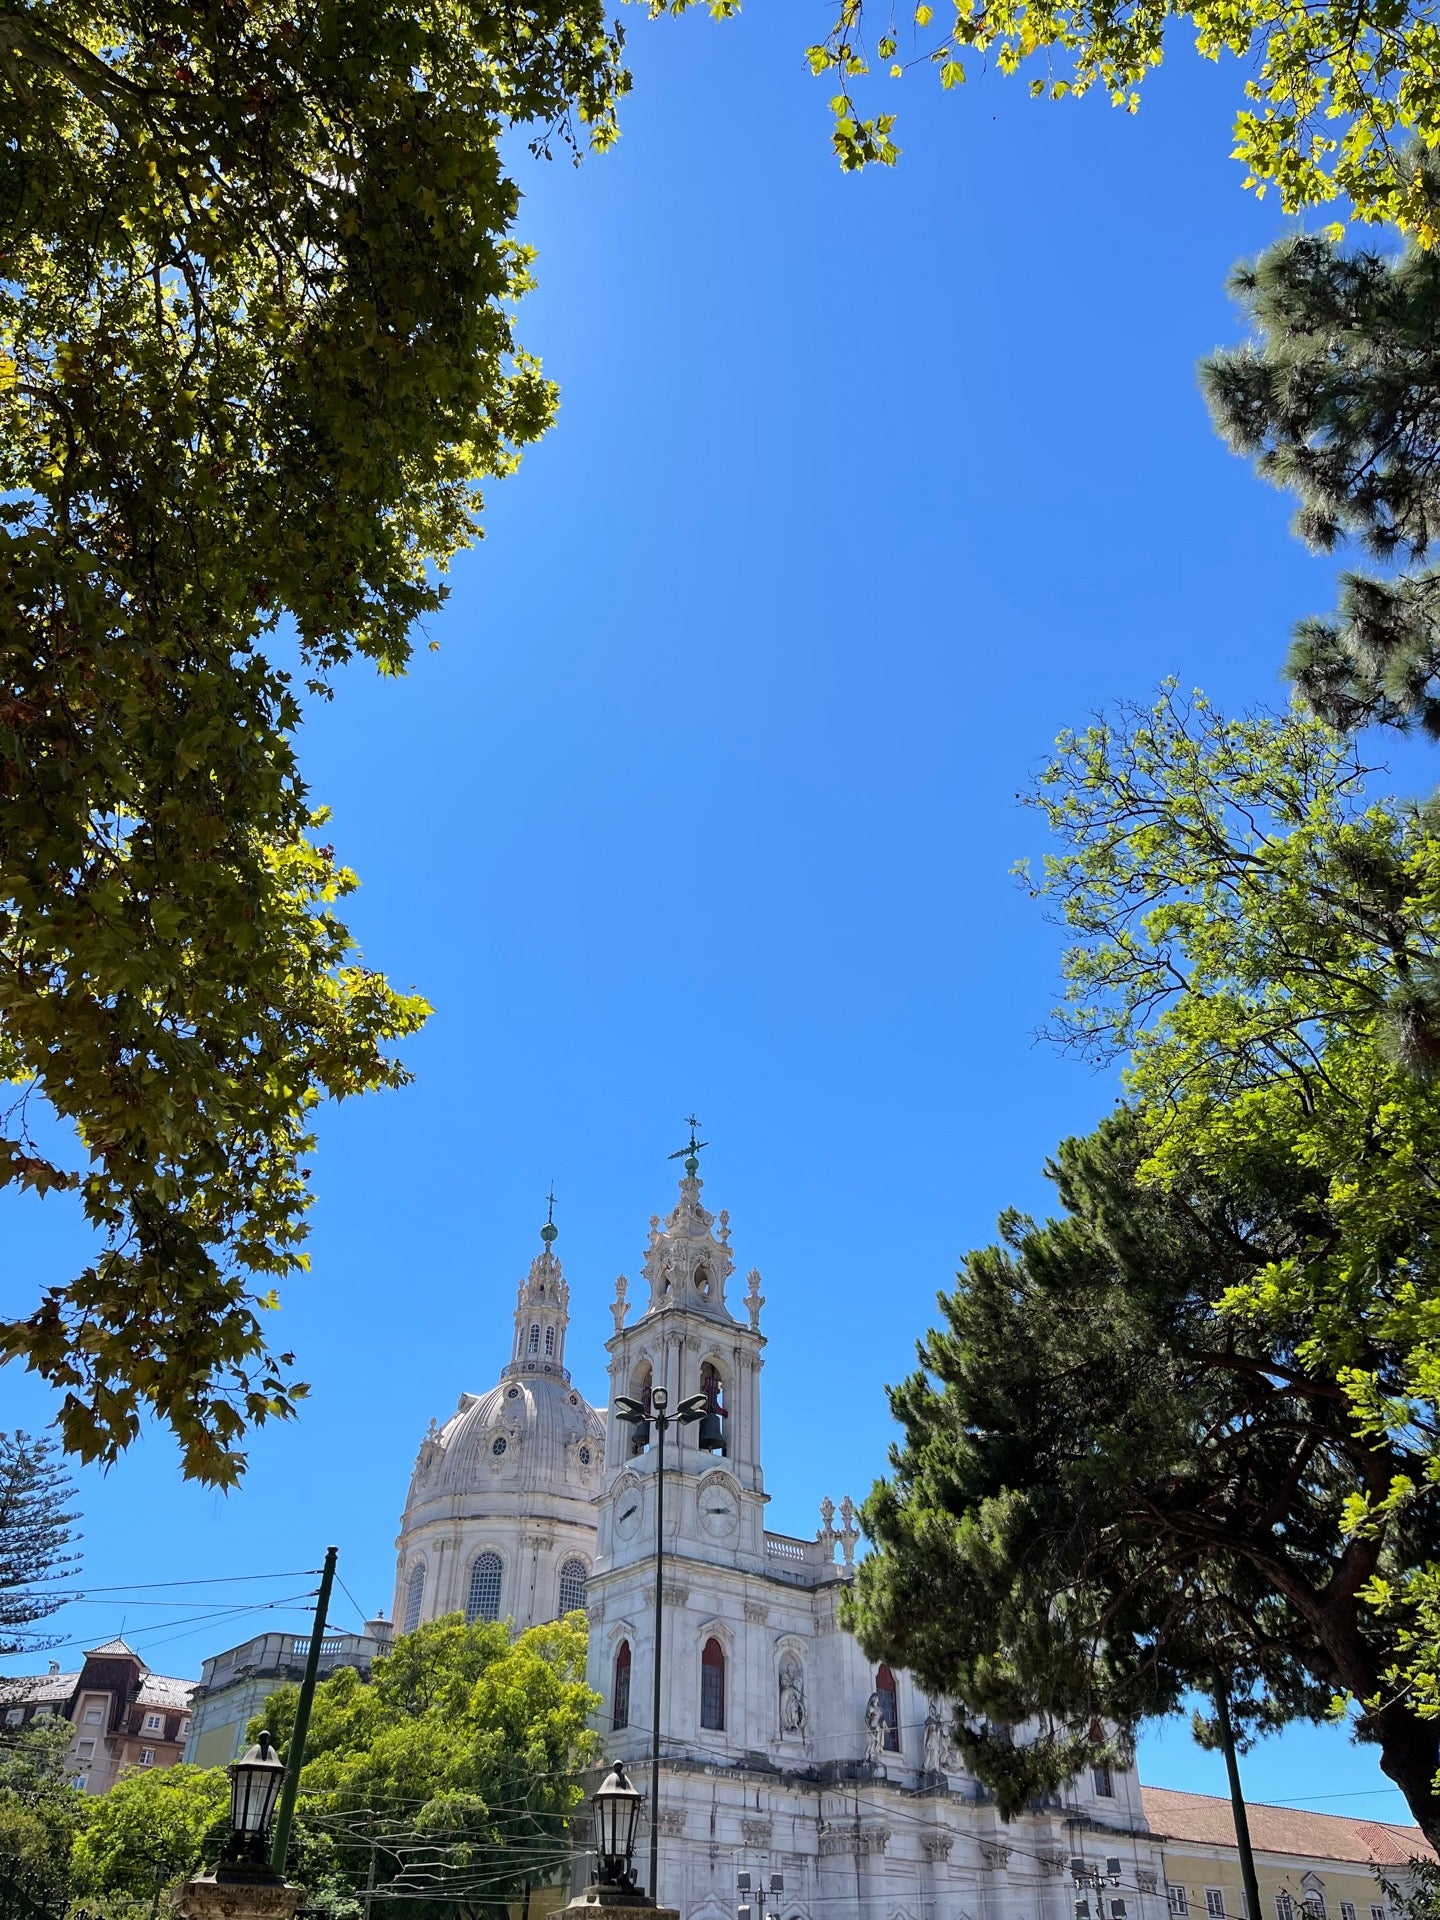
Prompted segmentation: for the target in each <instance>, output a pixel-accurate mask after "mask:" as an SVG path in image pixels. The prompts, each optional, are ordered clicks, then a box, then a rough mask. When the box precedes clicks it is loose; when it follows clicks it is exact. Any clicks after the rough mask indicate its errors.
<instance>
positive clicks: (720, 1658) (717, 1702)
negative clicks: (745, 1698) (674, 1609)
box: [700, 1640, 725, 1733]
mask: <svg viewBox="0 0 1440 1920" xmlns="http://www.w3.org/2000/svg"><path fill="white" fill-rule="evenodd" d="M700 1724H701V1726H702V1727H705V1728H708V1730H709V1731H710V1732H711V1733H723V1732H724V1731H725V1649H724V1648H723V1647H722V1646H721V1644H720V1642H719V1641H718V1640H707V1641H706V1642H705V1651H704V1652H703V1653H702V1654H701V1656H700Z"/></svg>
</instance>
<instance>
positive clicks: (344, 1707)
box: [251, 1614, 599, 1914]
mask: <svg viewBox="0 0 1440 1920" xmlns="http://www.w3.org/2000/svg"><path fill="white" fill-rule="evenodd" d="M296 1698H297V1689H296V1688H294V1687H288V1688H284V1689H282V1690H281V1691H280V1692H279V1693H277V1694H275V1695H273V1696H272V1698H271V1699H270V1700H269V1701H268V1702H267V1704H266V1707H265V1710H264V1713H263V1714H262V1715H261V1716H259V1717H258V1718H257V1719H256V1720H255V1721H254V1723H253V1724H252V1727H251V1736H252V1738H253V1737H254V1735H255V1734H256V1733H258V1731H259V1729H260V1727H261V1724H262V1722H263V1724H264V1725H265V1726H266V1727H268V1728H269V1729H270V1731H271V1733H272V1734H273V1735H274V1738H275V1740H276V1743H277V1745H278V1746H279V1748H280V1751H281V1752H282V1753H284V1751H285V1748H286V1744H287V1742H288V1739H289V1734H290V1728H291V1726H292V1724H293V1720H294V1712H295V1702H296ZM598 1704H599V1698H598V1695H596V1694H595V1693H593V1692H592V1691H591V1690H590V1688H588V1687H587V1686H586V1684H585V1626H584V1621H583V1617H582V1616H580V1615H578V1614H571V1615H569V1616H567V1618H565V1619H564V1620H557V1621H555V1622H553V1623H552V1624H551V1625H549V1626H543V1627H532V1628H530V1629H529V1630H528V1631H527V1632H525V1633H522V1634H520V1635H519V1636H518V1637H517V1638H516V1639H514V1640H513V1641H512V1640H511V1638H510V1632H509V1628H508V1627H507V1626H506V1625H505V1624H504V1623H503V1622H494V1623H487V1622H477V1623H476V1624H474V1625H471V1626H467V1625H466V1623H465V1621H464V1619H463V1618H462V1617H461V1616H460V1615H459V1614H451V1615H448V1616H446V1617H444V1618H442V1619H440V1620H435V1621H431V1622H430V1623H428V1624H427V1625H425V1626H423V1627H420V1628H418V1629H417V1631H416V1632H414V1633H410V1634H406V1635H404V1637H403V1638H401V1639H400V1640H398V1641H397V1642H396V1643H395V1648H394V1651H393V1652H391V1653H390V1654H389V1655H387V1656H386V1658H385V1659H383V1660H379V1661H377V1662H376V1664H375V1668H374V1674H373V1677H372V1679H371V1680H369V1681H368V1682H367V1681H363V1680H361V1679H360V1678H359V1676H358V1675H357V1674H355V1673H354V1672H353V1671H352V1670H350V1669H348V1668H347V1669H343V1670H342V1671H341V1672H339V1673H337V1674H335V1675H334V1676H333V1677H332V1678H331V1679H329V1680H326V1681H324V1682H322V1684H321V1685H320V1686H319V1687H318V1688H317V1689H316V1694H315V1707H314V1713H313V1716H312V1718H311V1721H310V1731H309V1737H308V1739H307V1741H306V1760H305V1767H304V1771H303V1773H302V1774H301V1777H300V1786H301V1799H300V1814H301V1825H302V1826H303V1827H308V1828H310V1829H311V1830H312V1831H318V1832H320V1833H323V1834H326V1835H328V1836H329V1837H330V1839H331V1840H332V1841H333V1844H334V1847H335V1857H336V1861H337V1864H338V1866H339V1868H340V1870H341V1871H342V1873H343V1874H345V1875H346V1876H347V1877H348V1879H349V1880H350V1883H351V1885H353V1886H359V1885H363V1884H364V1881H365V1878H366V1872H367V1868H368V1865H369V1862H370V1857H371V1848H372V1847H374V1849H375V1861H376V1869H377V1872H376V1879H377V1885H378V1887H379V1890H380V1896H381V1897H382V1898H383V1897H384V1895H385V1889H386V1888H387V1887H388V1886H391V1885H396V1884H399V1885H402V1886H404V1887H405V1889H406V1890H407V1906H406V1911H407V1912H410V1911H412V1910H413V1908H412V1905H411V1902H412V1901H413V1900H414V1899H417V1898H418V1899H419V1900H420V1905H421V1907H422V1908H426V1909H428V1908H429V1906H430V1905H431V1902H430V1901H427V1900H426V1899H425V1898H424V1897H423V1893H424V1890H429V1891H431V1892H432V1893H433V1896H434V1907H435V1912H436V1913H437V1914H438V1913H440V1911H441V1909H442V1908H445V1910H447V1911H453V1903H459V1905H460V1906H461V1907H462V1908H463V1909H466V1910H469V1911H472V1912H482V1911H486V1910H489V1909H491V1908H502V1907H503V1906H504V1904H505V1902H506V1901H507V1900H508V1899H510V1898H511V1897H512V1896H514V1895H518V1894H519V1893H520V1892H521V1890H522V1888H523V1887H524V1884H525V1882H526V1881H527V1880H528V1881H541V1880H545V1879H549V1878H553V1877H554V1875H555V1874H556V1873H557V1872H558V1871H560V1870H561V1869H562V1868H563V1867H564V1865H565V1864H566V1862H567V1861H568V1859H569V1839H568V1831H567V1820H568V1815H569V1813H570V1810H571V1808H572V1807H573V1806H574V1805H575V1804H576V1802H577V1801H578V1800H579V1798H580V1786H579V1783H578V1769H579V1768H580V1767H581V1766H582V1765H583V1764H584V1763H585V1761H586V1760H587V1759H589V1758H590V1756H591V1754H592V1753H593V1750H594V1745H595V1737H594V1735H593V1734H592V1733H590V1732H589V1731H588V1729H587V1726H586V1720H587V1717H588V1716H589V1714H590V1713H591V1712H592V1711H593V1710H594V1708H595V1707H596V1706H598Z"/></svg>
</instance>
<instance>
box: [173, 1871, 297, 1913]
mask: <svg viewBox="0 0 1440 1920" xmlns="http://www.w3.org/2000/svg"><path fill="white" fill-rule="evenodd" d="M304 1898H305V1889H304V1887H295V1886H291V1884H290V1882H289V1881H288V1880H282V1881H278V1882H277V1883H276V1884H275V1885H273V1886H266V1885H264V1884H260V1885H257V1884H256V1883H255V1882H253V1881H249V1882H247V1881H244V1880H222V1881H218V1882H217V1881H216V1879H215V1876H214V1875H213V1874H210V1873H206V1874H202V1875H201V1876H200V1877H199V1879H198V1880H187V1881H186V1882H185V1885H184V1886H183V1887H182V1888H181V1889H180V1898H179V1901H178V1903H177V1904H178V1907H179V1910H180V1912H181V1914H182V1915H183V1916H184V1920H292V1916H293V1914H294V1912H295V1909H296V1908H297V1907H298V1906H299V1905H300V1902H301V1901H302V1900H303V1899H304Z"/></svg>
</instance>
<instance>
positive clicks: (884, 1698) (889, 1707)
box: [875, 1667, 900, 1753]
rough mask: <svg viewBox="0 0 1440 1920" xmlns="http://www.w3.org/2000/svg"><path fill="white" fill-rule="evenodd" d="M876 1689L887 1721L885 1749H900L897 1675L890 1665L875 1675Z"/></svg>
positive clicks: (882, 1713) (887, 1750) (894, 1751)
mask: <svg viewBox="0 0 1440 1920" xmlns="http://www.w3.org/2000/svg"><path fill="white" fill-rule="evenodd" d="M875 1691H876V1693H878V1694H879V1696H880V1717H881V1719H882V1720H883V1721H884V1722H885V1751H886V1753H899V1751H900V1703H899V1700H898V1699H897V1698H896V1693H895V1676H894V1674H893V1673H892V1672H891V1671H890V1669H889V1667H881V1668H880V1669H879V1670H878V1671H877V1673H876V1675H875Z"/></svg>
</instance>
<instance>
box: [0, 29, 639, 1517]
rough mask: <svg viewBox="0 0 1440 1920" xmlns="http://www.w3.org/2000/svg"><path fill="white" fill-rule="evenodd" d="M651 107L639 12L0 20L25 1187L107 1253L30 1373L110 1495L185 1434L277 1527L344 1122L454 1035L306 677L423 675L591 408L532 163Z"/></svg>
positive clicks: (602, 137)
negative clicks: (486, 497)
mask: <svg viewBox="0 0 1440 1920" xmlns="http://www.w3.org/2000/svg"><path fill="white" fill-rule="evenodd" d="M626 84H627V82H626V78H625V75H624V73H623V71H622V69H621V68H620V65H619V37H618V33H616V32H612V31H611V29H610V28H609V27H608V25H607V23H606V19H605V14H604V9H603V5H602V4H601V0H307V4H305V5H303V6H299V7H296V6H292V5H291V4H289V0H284V4H281V0H247V4H245V5H244V6H236V5H233V4H231V0H200V3H199V4H195V0H118V4H112V5H106V6H96V5H94V4H93V3H92V0H59V3H58V4H51V3H50V0H47V4H45V5H38V4H26V3H25V0H22V3H21V4H17V5H14V6H11V7H8V8H7V9H5V10H4V12H3V15H0V140H3V151H4V155H5V161H4V167H3V170H0V255H3V260H4V275H3V278H0V391H3V406H0V494H3V504H0V558H3V569H0V1082H5V1081H9V1082H11V1083H13V1084H14V1085H15V1086H16V1087H17V1088H19V1089H22V1092H21V1093H20V1095H19V1097H17V1099H16V1101H15V1104H14V1106H13V1108H12V1109H11V1112H10V1114H9V1116H8V1123H7V1122H6V1120H5V1118H4V1117H3V1116H0V1186H3V1185H5V1184H10V1185H14V1186H18V1187H23V1188H29V1189H31V1190H33V1191H34V1192H36V1193H41V1194H43V1193H46V1192H48V1191H51V1190H55V1189H72V1190H74V1191H75V1192H77V1193H78V1195H79V1198H80V1201H81V1204H82V1205H83V1208H84V1211H85V1214H86V1216H87V1218H88V1219H89V1221H90V1222H91V1223H92V1225H93V1226H94V1228H95V1229H96V1231H97V1235H98V1237H99V1241H100V1246H101V1250H100V1252H99V1254H98V1257H97V1258H96V1259H95V1260H94V1262H93V1264H91V1265H90V1266H88V1267H87V1268H86V1269H85V1270H84V1271H83V1272H82V1273H80V1274H79V1275H77V1276H76V1277H75V1278H74V1279H73V1280H72V1281H71V1282H70V1283H69V1284H66V1285H61V1286H56V1287H53V1288H50V1289H48V1290H47V1291H46V1293H45V1295H44V1297H43V1298H42V1300H41V1301H40V1303H39V1305H38V1307H37V1308H36V1310H35V1311H34V1312H33V1313H31V1314H29V1315H26V1316H24V1317H21V1318H19V1319H17V1320H14V1321H11V1322H9V1323H8V1324H4V1325H0V1355H10V1356H14V1357H18V1358H20V1359H21V1360H22V1361H23V1362H24V1363H25V1364H26V1365H28V1366H30V1367H32V1368H34V1369H36V1370H37V1371H38V1372H39V1373H40V1374H41V1375H42V1376H43V1377H44V1378H45V1379H46V1380H47V1381H49V1382H51V1383H52V1384H53V1385H55V1386H57V1387H58V1388H60V1389H61V1390H62V1391H63V1395H64V1400H63V1406H62V1412H61V1432H62V1435H63V1439H64V1443H65V1445H66V1447H67V1449H69V1450H71V1451H74V1452H76V1453H78V1454H79V1455H81V1456H82V1457H84V1458H87V1459H89V1458H100V1459H111V1458H113V1457H114V1455H115V1454H116V1453H117V1451H118V1450H119V1449H121V1448H122V1447H124V1446H125V1445H127V1444H128V1443H129V1442H130V1441H131V1440H132V1439H133V1438H134V1435H135V1433H136V1432H137V1430H138V1426H139V1422H140V1420H141V1418H142V1417H143V1416H144V1415H145V1414H146V1413H152V1414H154V1415H156V1416H158V1417H159V1418H160V1419H161V1420H162V1421H165V1422H168V1424H169V1425H170V1427H171V1428H172V1429H173V1430H174V1432H175V1434H176V1435H177V1436H178V1439H179V1442H180V1445H181V1449H182V1455H183V1460H184V1466H185V1470H186V1472H187V1473H190V1474H192V1475H196V1476H198V1477H200V1478H202V1479H206V1480H212V1481H216V1482H219V1483H222V1484H223V1483H228V1482H232V1481H233V1480H234V1479H235V1478H236V1477H237V1475H238V1474H239V1473H240V1472H241V1471H242V1470H243V1465H244V1455H243V1452H242V1451H241V1449H240V1447H239V1444H238V1443H239V1441H240V1439H241V1437H242V1436H243V1434H244V1433H245V1431H246V1430H247V1428H248V1427H249V1426H251V1425H253V1424H254V1423H256V1422H259V1421H263V1420H265V1419H268V1418H271V1417H276V1416H283V1415H286V1414H288V1413H290V1412H291V1411H292V1410H293V1406H294V1402H295V1400H296V1398H297V1397H298V1395H299V1394H300V1393H301V1392H302V1391H303V1385H302V1384H301V1383H298V1382H296V1381H295V1380H294V1378H293V1375H292V1371H291V1368H292V1359H291V1356H289V1355H283V1354H282V1355H277V1354H274V1353H272V1352H271V1351H270V1349H269V1347H268V1345H267V1341H266V1337H265V1333H264V1330H263V1326H262V1316H263V1314H264V1312H265V1310H266V1309H267V1308H268V1307H270V1306H272V1305H273V1304H274V1300H273V1292H272V1288H273V1283H274V1281H275V1280H276V1279H277V1278H280V1277H283V1276H285V1275H287V1274H290V1273H293V1272H294V1271H295V1270H296V1269H298V1268H300V1267H302V1266H303V1265H304V1256H303V1253H302V1251H301V1246H302V1241H303V1235H304V1216H305V1210H306V1208H307V1206H308V1204H309V1189H308V1186H307V1181H308V1177H309V1168H308V1166H307V1165H306V1164H305V1163H306V1162H307V1160H308V1157H309V1154H310V1151H311V1147H312V1145H313V1139H312V1134H311V1123H312V1116H313V1110H314V1108H315V1106H316V1104H317V1103H318V1102H319V1101H320V1100H321V1099H322V1098H324V1097H326V1096H329V1097H335V1098H339V1097H342V1096H344V1095H347V1094H352V1093H358V1092H363V1091H365V1090H367V1089H371V1088H376V1087H386V1086H396V1085H398V1084H400V1083H401V1082H403V1080H404V1079H405V1077H406V1076H405V1074H404V1071H403V1069H402V1068H401V1066H400V1065H399V1064H398V1063H397V1062H396V1060H395V1059H394V1057H393V1055H392V1053H391V1052H390V1047H391V1043H393V1042H394V1041H396V1040H398V1039H400V1038H403V1037H404V1036H405V1035H407V1034H409V1033H412V1032H414V1031H415V1029H416V1028H417V1026H418V1025H419V1024H420V1022H421V1020H422V1019H423V1017H424V1014H425V1012H426V1009H425V1007H424V1004H423V1002H422V1001H421V1000H420V999H419V998H418V997H417V996H415V995H408V996H406V995H400V994H397V993H395V992H393V991H392V990H391V989H390V987H389V986H388V985H387V984H386V982H385V980H384V979H383V978H382V977H381V976H380V975H379V974H377V973H375V972H373V971H371V970H369V969H367V968H365V967H363V966H361V965H360V964H359V961H358V956H357V955H356V952H355V949H354V944H353V942H352V940H351V938H350V936H349V934H348V932H347V931H346V928H345V926H344V924H343V922H342V921H341V920H340V919H339V918H338V916H337V913H336V903H337V901H338V900H339V899H340V898H341V897H342V896H344V895H345V894H346V893H348V892H349V891H350V890H351V888H352V887H353V886H354V884H355V880H354V876H353V875H352V874H351V873H349V871H348V870H347V869H346V868H345V867H344V866H343V865H342V864H340V863H339V862H338V861H337V859H336V856H335V853H334V849H333V848H332V847H330V846H328V845H323V844H320V841H321V838H322V835H321V832H320V829H321V828H322V826H323V821H324V814H323V811H322V810H321V809H319V808H318V807H317V805H316V803H315V802H314V801H313V799H312V798H311V797H310V795H309V794H308V792H307V789H306V786H305V782H304V779H303V776H302V774H301V772H300V770H299V767H298V764H297V760H296V754H295V734H296V729H297V727H298V725H299V722H300V718H301V706H300V692H301V689H300V688H298V687H297V686H296V684H295V681H294V678H293V676H292V674H291V672H290V671H289V670H287V669H286V668H285V667H283V666H282V665H281V664H280V655H279V653H278V652H277V649H276V643H277V641H279V642H283V644H284V646H285V647H286V648H287V649H289V650H290V651H291V653H293V655H295V656H296V657H298V660H299V663H300V665H299V673H300V676H301V678H302V679H303V681H304V683H305V685H306V686H307V687H308V688H309V689H310V690H311V692H312V693H313V694H315V695H317V696H327V695H328V694H329V693H330V691H331V687H332V681H333V677H334V675H335V673H336V670H337V669H338V668H339V667H340V666H341V665H342V664H343V663H344V662H346V661H347V660H349V659H351V658H352V657H353V656H355V655H360V656H362V657H363V658H365V659H367V660H369V661H371V662H373V663H374V664H375V665H376V666H377V667H378V668H379V670H380V671H381V672H383V673H386V674H397V673H400V672H402V671H403V670H404V668H405V665H406V662H407V659H408V657H409V653H410V646H411V640H410V635H411V632H412V629H413V625H414V622H415V621H416V620H417V619H418V618H420V617H422V616H424V615H425V614H427V613H430V612H433V611H434V610H435V609H436V608H437V607H439V605H440V604H441V602H442V600H443V598H444V586H443V583H442V582H441V580H440V579H439V574H440V572H441V571H443V569H444V567H445V565H446V563H447V561H448V560H449V558H450V556H451V555H452V554H453V553H454V552H455V551H456V550H457V549H459V548H461V547H463V546H464V545H466V544H467V543H468V542H470V541H472V540H474V539H475V538H476V537H477V536H478V533H479V516H480V510H481V500H480V495H479V492H478V490H477V489H478V484H479V482H480V480H481V479H482V478H483V477H485V476H487V475H502V474H505V473H508V472H509V471H511V470H512V469H513V467H514V465H515V463H516V460H517V458H518V455H519V451H520V449H521V448H522V447H523V446H524V445H526V444H527V443H528V442H530V441H532V440H534V439H535V438H536V437H537V436H538V435H539V434H540V433H541V432H542V431H543V430H544V428H545V427H546V425H547V424H548V422H549V420H550V418H551V416H552V413H553V409H554V393H553V390H552V388H551V387H550V385H549V384H548V383H547V382H546V381H545V380H544V379H543V378H542V377H541V374H540V370H539V368H538V366H537V364H536V363H535V361H534V360H533V359H532V358H531V357H530V356H528V355H527V354H526V353H525V352H524V351H523V349H522V348H521V347H520V346H519V344H518V343H517V341H516V339H515V335H514V322H513V306H514V303H515V301H516V300H517V299H518V298H519V297H520V296H521V295H522V294H523V293H524V292H525V291H526V289H527V288H528V287H529V285H530V256H529V254H528V252H527V250H526V249H525V248H524V247H523V246H521V245H519V244H518V243H517V242H516V240H515V239H514V237H513V234H512V227H513V223H514V219H515V214H516V209H517V206H518V202H519V194H518V190H517V189H516V187H515V185H514V182H513V180H511V179H510V178H509V177H508V175H507V173H506V171H505V167H504V165H503V163H502V158H501V148H502V143H503V142H504V140H505V139H506V138H507V137H508V136H510V134H511V133H512V131H513V130H515V129H528V132H529V135H530V137H531V139H532V141H533V143H534V144H535V145H537V146H538V147H540V148H542V149H548V148H549V147H550V146H552V145H553V144H555V143H557V142H558V143H559V144H560V145H562V146H564V145H565V144H566V143H569V145H570V147H572V148H573V149H574V151H576V152H577V153H578V151H579V140H580V138H581V137H583V138H585V139H588V140H589V141H590V142H591V143H592V144H596V145H604V144H605V143H606V142H607V141H608V140H609V139H610V138H611V137H612V135H613V131H614V104H615V101H616V99H617V97H618V95H619V94H620V93H621V92H622V91H623V89H624V87H625V85H626ZM32 1095H33V1096H35V1100H36V1106H37V1109H38V1108H39V1107H40V1106H44V1107H45V1108H48V1110H49V1112H50V1114H51V1115H52V1116H54V1117H56V1118H57V1119H58V1121H59V1122H61V1123H63V1124H62V1125H60V1126H59V1127H55V1126H51V1127H49V1128H46V1129H39V1130H37V1129H36V1128H35V1127H33V1126H32V1125H31V1124H30V1118H29V1109H28V1108H27V1101H28V1100H29V1099H30V1097H31V1096H32Z"/></svg>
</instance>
